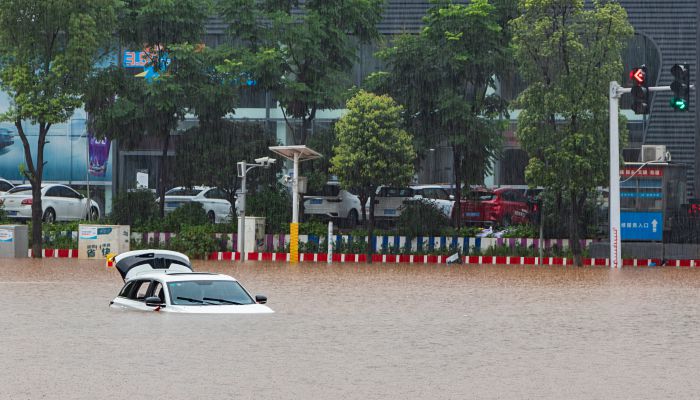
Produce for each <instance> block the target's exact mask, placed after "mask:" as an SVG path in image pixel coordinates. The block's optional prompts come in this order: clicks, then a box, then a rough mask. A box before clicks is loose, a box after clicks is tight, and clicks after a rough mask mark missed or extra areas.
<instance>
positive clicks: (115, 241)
mask: <svg viewBox="0 0 700 400" xmlns="http://www.w3.org/2000/svg"><path fill="white" fill-rule="evenodd" d="M78 229H79V235H78V258H82V259H100V260H101V259H104V258H105V257H106V256H107V254H110V253H114V254H120V253H124V252H127V251H129V248H130V242H129V240H130V237H131V234H130V233H131V227H130V226H129V225H80V226H79V228H78Z"/></svg>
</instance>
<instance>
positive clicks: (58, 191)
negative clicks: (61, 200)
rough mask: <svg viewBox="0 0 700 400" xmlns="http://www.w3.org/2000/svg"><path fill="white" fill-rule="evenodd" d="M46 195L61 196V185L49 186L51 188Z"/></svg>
mask: <svg viewBox="0 0 700 400" xmlns="http://www.w3.org/2000/svg"><path fill="white" fill-rule="evenodd" d="M45 196H46V197H61V187H60V186H54V187H51V188H49V190H47V191H46V195H45Z"/></svg>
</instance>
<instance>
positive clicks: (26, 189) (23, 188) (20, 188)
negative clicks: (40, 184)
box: [10, 186, 32, 193]
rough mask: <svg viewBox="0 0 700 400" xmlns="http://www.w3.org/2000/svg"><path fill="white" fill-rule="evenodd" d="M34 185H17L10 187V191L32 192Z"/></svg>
mask: <svg viewBox="0 0 700 400" xmlns="http://www.w3.org/2000/svg"><path fill="white" fill-rule="evenodd" d="M31 191H32V187H31V186H15V187H13V188H12V189H10V193H21V192H31Z"/></svg>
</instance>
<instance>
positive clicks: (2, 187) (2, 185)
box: [0, 181, 12, 192]
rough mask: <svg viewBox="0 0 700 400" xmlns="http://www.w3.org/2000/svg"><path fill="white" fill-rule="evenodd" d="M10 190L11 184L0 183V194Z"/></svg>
mask: <svg viewBox="0 0 700 400" xmlns="http://www.w3.org/2000/svg"><path fill="white" fill-rule="evenodd" d="M10 189H12V185H11V184H9V183H8V182H3V181H0V192H7V191H8V190H10Z"/></svg>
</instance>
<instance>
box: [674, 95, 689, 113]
mask: <svg viewBox="0 0 700 400" xmlns="http://www.w3.org/2000/svg"><path fill="white" fill-rule="evenodd" d="M670 104H671V107H673V108H675V109H676V110H679V111H684V110H686V109H687V108H688V103H687V102H686V101H685V99H684V98H682V97H671V102H670Z"/></svg>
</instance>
